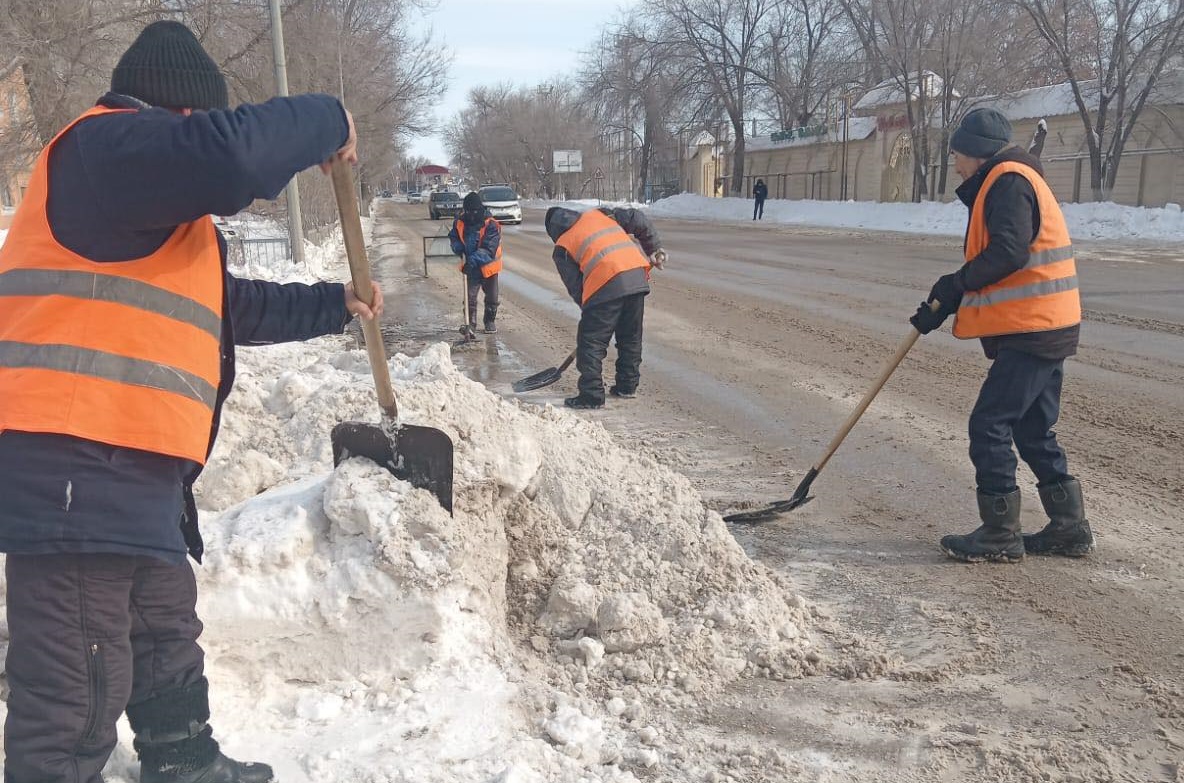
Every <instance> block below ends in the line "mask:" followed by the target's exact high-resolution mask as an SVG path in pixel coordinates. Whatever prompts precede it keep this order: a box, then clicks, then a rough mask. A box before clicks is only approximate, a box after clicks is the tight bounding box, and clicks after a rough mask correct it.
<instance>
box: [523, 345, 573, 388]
mask: <svg viewBox="0 0 1184 783" xmlns="http://www.w3.org/2000/svg"><path fill="white" fill-rule="evenodd" d="M575 360H576V352H575V351H572V352H571V353H569V354H568V355H567V358H566V359H564V360H563V364H561V365H559V366H558V367H549V368H547V369H546V370H543V371H542V372H536V373H535V374H534V375H530V376H528V377H526V378H523V379H522V380H520V381H514V384H513V389H514V391H516V392H525V391H534V390H535V389H541V388H543V387H544V386H550V385H551V384H553V383H555V381H557V380H559V376H561V375H563V371H564V370H566V369H567V368H568V367H571V363H572V362H574V361H575Z"/></svg>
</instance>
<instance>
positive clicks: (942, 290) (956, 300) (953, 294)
mask: <svg viewBox="0 0 1184 783" xmlns="http://www.w3.org/2000/svg"><path fill="white" fill-rule="evenodd" d="M965 292H966V285H965V284H964V283H963V282H962V270H961V269H959V270H958V271H957V272H951V273H950V274H948V275H942V276H941V277H939V278H937V282H936V283H934V284H933V288H931V289H929V301H930V302H932V301H933V300H935V299H936V300H937V301H938V302H941V309H942V310H943V311H945V313H946V315H949V314H950V313H956V312H957V311H958V305H960V304H962V294H964V293H965ZM922 334H924V332H922Z"/></svg>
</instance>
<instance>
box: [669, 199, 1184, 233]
mask: <svg viewBox="0 0 1184 783" xmlns="http://www.w3.org/2000/svg"><path fill="white" fill-rule="evenodd" d="M752 204H753V202H752V201H751V200H750V199H742V198H709V197H707V196H695V195H691V194H680V195H677V196H671V197H669V198H665V199H662V200H661V201H657V202H655V203H654V204H653V205H652V206H650V208H649V213H650V214H651V215H653V216H655V217H666V218H681V219H694V220H709V221H743V222H749V223H751V222H752ZM1061 208H1062V209H1063V210H1064V212H1065V219H1066V220H1067V221H1068V223H1069V233H1070V235H1071V236H1072V237H1073V238H1074V239H1151V240H1162V239H1167V240H1179V239H1184V212H1182V211H1181V209H1180V205H1178V204H1168V205H1167V206H1165V207H1157V208H1147V207H1126V206H1122V205H1119V204H1113V203H1109V202H1106V203H1089V204H1062V205H1061ZM764 221H765V222H766V223H786V224H798V225H810V226H829V227H835V228H864V229H870V230H875V231H904V232H908V233H914V234H941V235H950V236H961V235H962V234H963V233H964V232H965V230H966V207H965V206H963V205H962V203H961V202H950V203H947V204H941V203H935V202H924V203H921V204H911V203H910V204H881V203H878V202H871V201H842V202H840V201H813V200H804V201H786V200H782V199H771V200H769V201H766V202H765V213H764Z"/></svg>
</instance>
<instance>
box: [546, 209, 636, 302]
mask: <svg viewBox="0 0 1184 783" xmlns="http://www.w3.org/2000/svg"><path fill="white" fill-rule="evenodd" d="M555 244H557V245H559V246H560V247H561V248H563V249H564V250H566V251H567V254H568V255H569V256H571V257H572V258H573V259H575V262H576V263H577V264H579V265H580V272H581V274H583V276H584V296H583V299H582V300H581V304H587V302H588V300H589V299H591V298H592V295H593V294H595V293H596V292H597V291H599V290H600V289H601V288H603V287H604V285H605V284H606V283H608V281H609V280H612V279H613V278H614V277H616V276H617V275H619V274H621V273H622V272H628V271H629V270H630V269H645V270H647V271H648V270H649V268H650V260H649V259H648V258H646V257H645V253H643V252H641V248H639V247H638V246H637V243H635V242H634V241H633V240H632V239H630V238H629V235H628V234H626V233H625V229H623V228H621V226H620V224H618V223H617V221H615V220H613V219H612V218H610V217H609V216H608V215H606V214H604V213H603V212H601V211H600V210H599V209H590V210H588V211H587V212H585V213H584V214H582V215H580V217H579V219H577V220H576V222H575V224H573V225H572V227H571V228H569V229H568V230H567V231H565V232H563V234H562V236H560V237H559V239H558V241H556V243H555Z"/></svg>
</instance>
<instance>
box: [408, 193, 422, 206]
mask: <svg viewBox="0 0 1184 783" xmlns="http://www.w3.org/2000/svg"><path fill="white" fill-rule="evenodd" d="M407 203H408V204H422V203H423V194H422V193H420V192H419V191H413V192H411V193H408V194H407Z"/></svg>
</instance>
